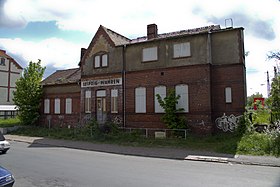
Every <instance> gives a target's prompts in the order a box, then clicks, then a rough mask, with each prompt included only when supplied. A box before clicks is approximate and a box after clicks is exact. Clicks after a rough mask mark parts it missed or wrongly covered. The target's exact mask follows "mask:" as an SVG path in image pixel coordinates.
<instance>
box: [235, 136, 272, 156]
mask: <svg viewBox="0 0 280 187" xmlns="http://www.w3.org/2000/svg"><path fill="white" fill-rule="evenodd" d="M270 150H271V141H270V138H269V136H267V135H266V134H264V133H257V132H254V133H252V134H247V135H244V136H243V137H242V138H241V140H240V142H239V143H238V146H237V152H238V153H240V154H252V155H270Z"/></svg>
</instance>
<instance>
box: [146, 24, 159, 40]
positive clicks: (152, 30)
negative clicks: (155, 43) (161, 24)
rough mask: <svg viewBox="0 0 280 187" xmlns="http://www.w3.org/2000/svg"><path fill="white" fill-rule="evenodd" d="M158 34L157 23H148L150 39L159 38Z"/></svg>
mask: <svg viewBox="0 0 280 187" xmlns="http://www.w3.org/2000/svg"><path fill="white" fill-rule="evenodd" d="M157 36H158V30H157V25H156V24H150V25H147V37H148V40H150V39H154V38H157Z"/></svg>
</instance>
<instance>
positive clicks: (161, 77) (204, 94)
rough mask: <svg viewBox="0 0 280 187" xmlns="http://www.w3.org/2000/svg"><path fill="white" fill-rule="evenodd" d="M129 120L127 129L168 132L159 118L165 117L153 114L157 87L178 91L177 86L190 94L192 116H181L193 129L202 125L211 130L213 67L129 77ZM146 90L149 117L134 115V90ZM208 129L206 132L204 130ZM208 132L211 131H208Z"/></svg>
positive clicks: (202, 66)
mask: <svg viewBox="0 0 280 187" xmlns="http://www.w3.org/2000/svg"><path fill="white" fill-rule="evenodd" d="M126 77H127V81H126V82H127V85H126V96H127V97H126V112H127V113H126V116H127V124H126V125H127V127H142V128H166V127H165V125H164V124H163V123H162V121H161V120H160V118H161V117H162V114H157V113H154V87H156V86H160V85H161V86H166V87H167V90H168V89H171V88H172V89H175V86H176V85H179V84H186V85H188V90H189V112H188V113H182V116H184V117H186V119H187V120H188V123H189V125H191V126H192V128H194V129H196V128H200V129H203V128H202V127H200V125H204V126H212V121H211V95H210V92H211V89H210V65H193V66H185V67H180V68H168V69H157V70H150V71H137V72H130V73H128V74H127V76H126ZM137 87H145V88H146V113H145V114H137V113H135V88H137ZM204 129H205V128H204ZM206 131H208V132H209V131H211V127H207V128H206Z"/></svg>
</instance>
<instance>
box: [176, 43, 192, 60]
mask: <svg viewBox="0 0 280 187" xmlns="http://www.w3.org/2000/svg"><path fill="white" fill-rule="evenodd" d="M173 49H174V51H173V57H174V58H180V57H188V56H191V47H190V42H186V43H179V44H174V45H173Z"/></svg>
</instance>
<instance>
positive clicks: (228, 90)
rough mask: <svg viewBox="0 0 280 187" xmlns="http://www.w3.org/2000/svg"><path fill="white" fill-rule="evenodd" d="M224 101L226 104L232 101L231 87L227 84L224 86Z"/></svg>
mask: <svg viewBox="0 0 280 187" xmlns="http://www.w3.org/2000/svg"><path fill="white" fill-rule="evenodd" d="M225 102H226V103H227V104H231V103H232V88H231V87H229V86H228V87H226V88H225Z"/></svg>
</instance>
